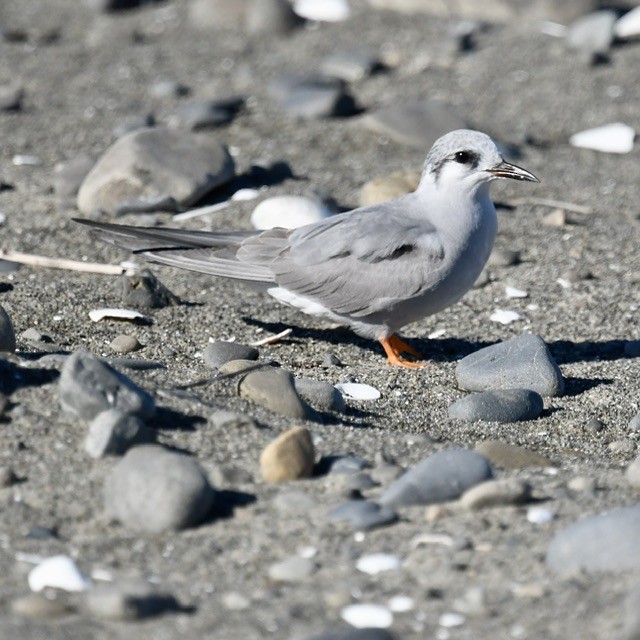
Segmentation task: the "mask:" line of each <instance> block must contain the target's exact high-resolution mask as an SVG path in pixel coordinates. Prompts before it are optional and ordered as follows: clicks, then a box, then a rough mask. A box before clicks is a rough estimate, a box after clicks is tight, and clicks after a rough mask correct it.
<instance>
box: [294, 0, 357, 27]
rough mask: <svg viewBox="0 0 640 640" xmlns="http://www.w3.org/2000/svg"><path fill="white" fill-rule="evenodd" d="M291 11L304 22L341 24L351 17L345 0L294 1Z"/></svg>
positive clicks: (349, 8)
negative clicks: (303, 19) (304, 20)
mask: <svg viewBox="0 0 640 640" xmlns="http://www.w3.org/2000/svg"><path fill="white" fill-rule="evenodd" d="M293 10H294V11H295V12H296V13H297V14H298V15H299V16H300V17H301V18H305V19H306V20H315V21H317V22H342V21H343V20H346V19H347V18H348V17H349V16H350V15H351V7H349V3H348V2H347V0H295V2H294V4H293Z"/></svg>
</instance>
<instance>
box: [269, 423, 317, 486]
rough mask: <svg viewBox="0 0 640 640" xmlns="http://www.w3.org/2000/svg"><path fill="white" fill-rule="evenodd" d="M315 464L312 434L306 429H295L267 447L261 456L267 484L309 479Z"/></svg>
mask: <svg viewBox="0 0 640 640" xmlns="http://www.w3.org/2000/svg"><path fill="white" fill-rule="evenodd" d="M314 462H315V449H314V446H313V442H312V440H311V433H310V432H309V430H308V429H306V428H305V427H295V428H294V429H290V430H289V431H286V432H285V433H283V434H282V435H281V436H279V437H277V438H276V439H275V440H273V441H272V442H270V443H269V444H268V445H267V446H266V447H265V449H264V451H263V452H262V455H261V456H260V470H261V472H262V477H263V478H264V480H265V482H285V481H286V480H296V479H298V478H308V477H309V476H310V475H311V474H312V473H313V465H314Z"/></svg>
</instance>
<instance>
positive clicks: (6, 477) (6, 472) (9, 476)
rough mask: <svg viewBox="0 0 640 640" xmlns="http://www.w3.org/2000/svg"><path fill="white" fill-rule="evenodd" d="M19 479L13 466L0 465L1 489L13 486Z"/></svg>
mask: <svg viewBox="0 0 640 640" xmlns="http://www.w3.org/2000/svg"><path fill="white" fill-rule="evenodd" d="M17 480H18V478H17V476H16V474H15V473H14V472H13V469H12V468H11V467H5V466H2V467H0V489H6V488H7V487H11V486H12V485H14V484H15V483H16V481H17Z"/></svg>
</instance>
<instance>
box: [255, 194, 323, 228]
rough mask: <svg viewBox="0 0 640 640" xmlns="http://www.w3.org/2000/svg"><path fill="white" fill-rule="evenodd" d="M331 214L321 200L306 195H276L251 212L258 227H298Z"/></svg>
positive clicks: (318, 220)
mask: <svg viewBox="0 0 640 640" xmlns="http://www.w3.org/2000/svg"><path fill="white" fill-rule="evenodd" d="M330 215H331V211H329V209H327V207H325V206H324V205H323V204H322V203H321V202H319V201H318V200H314V199H313V198H307V197H306V196H274V197H273V198H267V199H266V200H263V201H262V202H261V203H260V204H259V205H258V206H257V207H256V208H255V209H254V210H253V213H252V214H251V224H252V225H253V226H254V227H255V228H256V229H272V228H273V227H284V228H285V229H297V228H298V227H302V226H304V225H305V224H311V223H312V222H320V221H321V220H324V219H325V218H328V217H329V216H330Z"/></svg>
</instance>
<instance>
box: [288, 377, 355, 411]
mask: <svg viewBox="0 0 640 640" xmlns="http://www.w3.org/2000/svg"><path fill="white" fill-rule="evenodd" d="M294 385H295V388H296V391H297V392H298V395H299V396H300V397H301V398H302V399H303V400H304V401H305V402H308V403H309V404H310V405H311V406H312V407H313V408H314V409H316V410H317V411H337V412H339V413H342V412H344V411H346V408H347V405H346V403H345V401H344V397H343V396H342V394H341V393H340V391H338V389H336V388H335V387H334V386H333V385H332V384H329V383H328V382H323V381H322V380H312V379H310V378H295V379H294Z"/></svg>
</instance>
